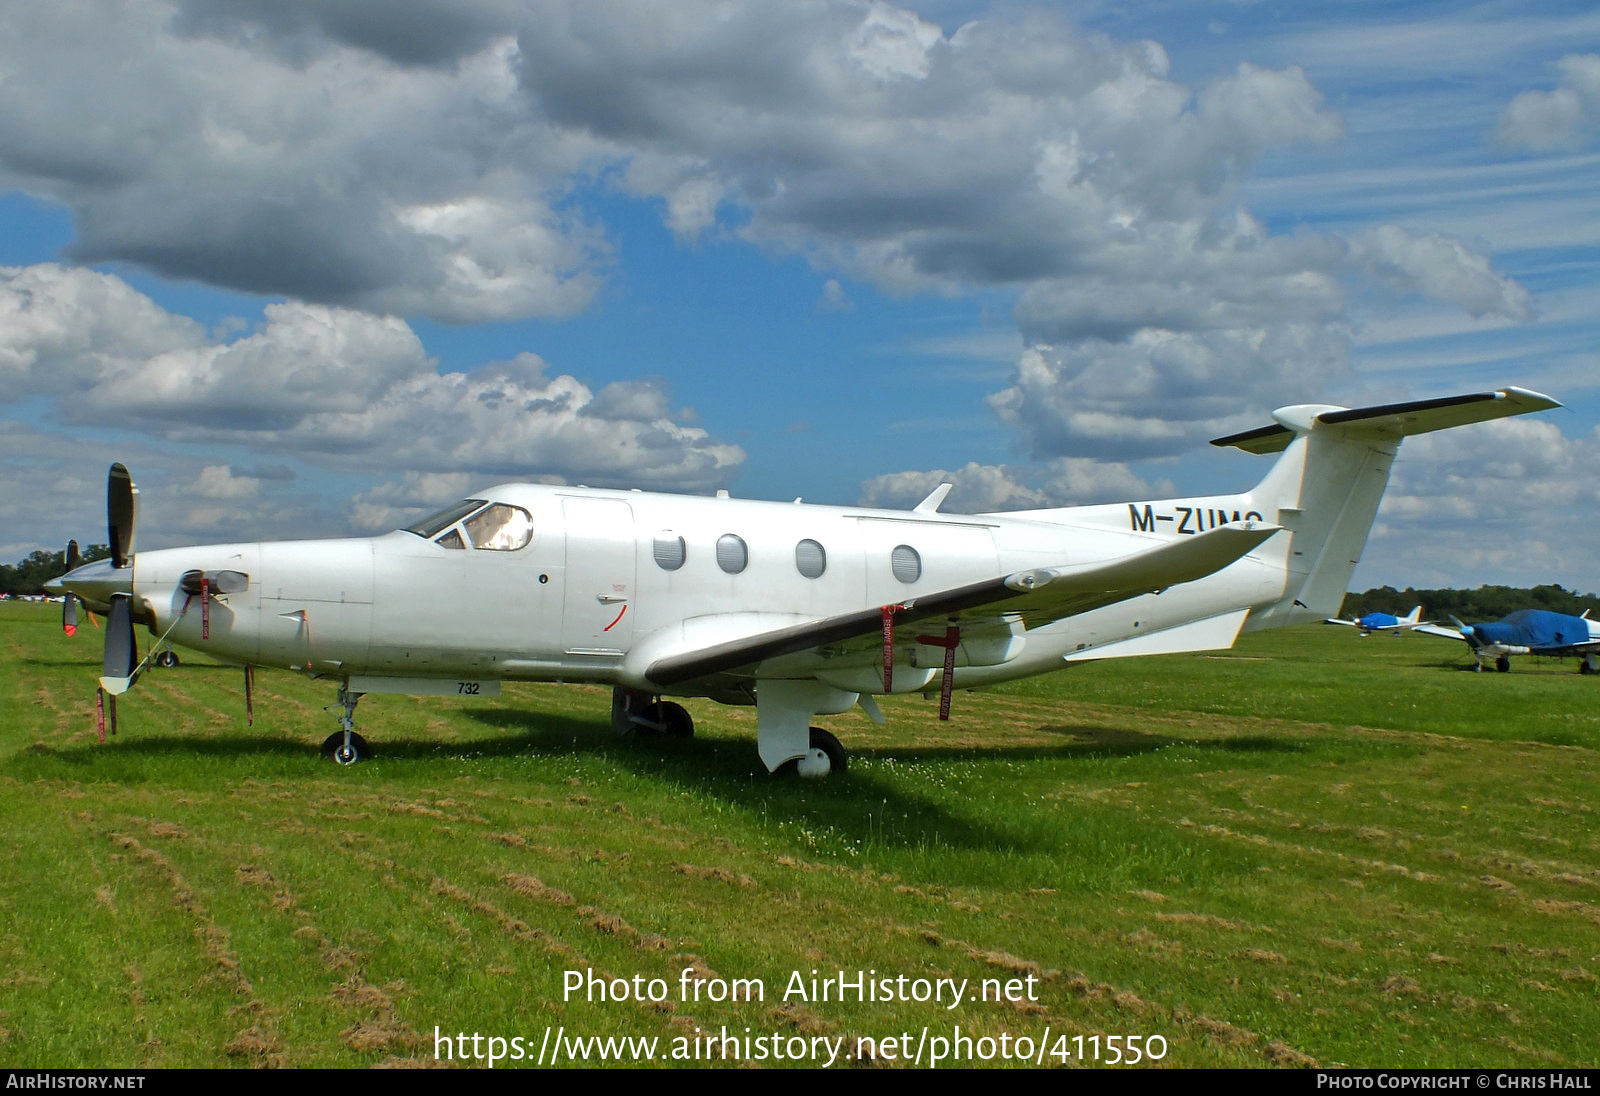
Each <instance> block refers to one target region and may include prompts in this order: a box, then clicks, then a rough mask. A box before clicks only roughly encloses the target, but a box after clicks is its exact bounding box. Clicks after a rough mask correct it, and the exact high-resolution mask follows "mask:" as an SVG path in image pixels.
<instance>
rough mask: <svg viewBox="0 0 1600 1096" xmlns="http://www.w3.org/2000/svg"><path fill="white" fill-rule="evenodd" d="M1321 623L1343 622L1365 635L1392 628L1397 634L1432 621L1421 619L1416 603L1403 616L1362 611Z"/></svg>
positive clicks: (1418, 606) (1419, 607) (1420, 609)
mask: <svg viewBox="0 0 1600 1096" xmlns="http://www.w3.org/2000/svg"><path fill="white" fill-rule="evenodd" d="M1322 623H1324V624H1345V625H1348V626H1350V627H1351V628H1360V629H1361V634H1362V636H1363V637H1365V636H1369V635H1371V634H1372V633H1373V632H1387V631H1390V630H1393V632H1394V634H1395V635H1399V634H1400V633H1401V632H1403V631H1405V630H1407V629H1408V628H1421V627H1422V626H1423V625H1425V624H1432V623H1433V621H1431V620H1423V619H1422V606H1420V605H1416V606H1413V607H1412V609H1411V612H1409V613H1407V614H1406V615H1405V616H1403V617H1397V616H1395V615H1394V614H1393V613H1379V612H1371V613H1363V614H1362V615H1361V616H1358V617H1356V618H1355V619H1354V620H1341V619H1340V618H1338V617H1329V618H1328V619H1327V620H1324V621H1323V622H1322Z"/></svg>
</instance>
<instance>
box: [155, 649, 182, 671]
mask: <svg viewBox="0 0 1600 1096" xmlns="http://www.w3.org/2000/svg"><path fill="white" fill-rule="evenodd" d="M177 664H178V652H177V651H162V652H161V653H160V654H158V655H156V665H157V666H160V667H161V668H162V669H163V670H170V669H172V668H173V667H174V666H176V665H177Z"/></svg>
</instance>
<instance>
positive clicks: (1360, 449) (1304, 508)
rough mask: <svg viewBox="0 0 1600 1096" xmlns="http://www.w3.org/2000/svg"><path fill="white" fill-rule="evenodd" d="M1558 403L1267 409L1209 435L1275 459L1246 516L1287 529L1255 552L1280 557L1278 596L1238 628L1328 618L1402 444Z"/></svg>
mask: <svg viewBox="0 0 1600 1096" xmlns="http://www.w3.org/2000/svg"><path fill="white" fill-rule="evenodd" d="M1559 406H1561V405H1560V404H1559V403H1557V402H1556V401H1555V400H1552V399H1550V398H1549V397H1548V396H1543V395H1540V394H1539V393H1537V392H1529V391H1527V390H1526V389H1522V388H1502V389H1500V390H1499V391H1496V392H1481V393H1476V394H1473V395H1466V396H1449V397H1446V398H1444V399H1435V400H1417V401H1414V402H1411V403H1395V404H1384V405H1381V406H1377V407H1361V408H1356V409H1354V410H1349V409H1346V408H1343V407H1333V406H1329V405H1326V404H1301V405H1297V406H1294V407H1283V408H1279V409H1278V410H1277V411H1274V412H1273V413H1272V417H1273V418H1274V419H1275V420H1277V421H1276V423H1275V424H1274V425H1272V426H1266V427H1262V428H1261V429H1259V430H1250V431H1247V432H1245V433H1243V434H1233V435H1231V436H1229V437H1226V438H1217V439H1216V440H1215V441H1213V442H1212V443H1211V444H1212V445H1223V446H1226V445H1231V446H1235V447H1236V448H1239V449H1243V450H1245V451H1246V452H1251V453H1276V452H1282V453H1283V456H1281V457H1279V458H1278V462H1277V463H1276V464H1275V465H1273V467H1272V471H1270V472H1268V473H1267V477H1266V478H1265V479H1263V480H1262V481H1261V482H1260V483H1259V484H1258V485H1257V486H1256V488H1255V490H1253V491H1251V492H1250V500H1251V503H1252V505H1253V507H1254V509H1255V510H1257V511H1259V512H1260V513H1261V514H1262V515H1263V516H1264V517H1265V518H1266V520H1267V521H1272V522H1276V523H1277V524H1278V525H1281V526H1282V527H1283V528H1284V529H1285V530H1286V531H1287V532H1288V536H1281V535H1280V536H1279V537H1276V538H1274V539H1273V540H1271V541H1269V542H1267V544H1265V545H1263V546H1262V549H1261V550H1260V551H1259V552H1258V553H1257V554H1258V556H1260V555H1265V554H1267V553H1276V554H1277V555H1278V556H1279V557H1280V562H1281V564H1282V566H1283V569H1284V587H1283V593H1282V596H1281V597H1280V599H1279V600H1278V601H1277V602H1276V603H1275V604H1273V605H1271V606H1270V607H1268V608H1267V609H1265V610H1257V611H1256V612H1253V613H1251V615H1250V620H1249V622H1248V623H1247V624H1246V625H1245V627H1246V628H1247V629H1249V630H1254V629H1257V628H1269V627H1275V626H1278V625H1283V624H1298V623H1301V622H1304V621H1310V620H1321V619H1323V618H1324V617H1329V616H1332V615H1333V614H1334V613H1335V612H1337V611H1338V608H1339V603H1340V601H1341V600H1342V599H1343V598H1344V594H1345V589H1346V587H1347V586H1348V584H1349V582H1350V575H1351V573H1352V572H1353V571H1354V570H1355V566H1356V561H1357V560H1359V559H1360V558H1361V550H1362V549H1363V548H1364V547H1365V546H1366V543H1367V534H1368V533H1369V532H1370V531H1371V529H1372V521H1373V518H1375V517H1376V516H1377V513H1378V503H1379V501H1381V500H1382V498H1383V491H1384V488H1385V487H1387V486H1388V483H1389V468H1390V466H1391V465H1393V464H1394V458H1395V454H1396V452H1398V451H1399V448H1400V442H1401V441H1402V440H1403V439H1405V438H1406V437H1408V436H1410V435H1412V434H1426V433H1429V432H1430V431H1433V430H1443V429H1446V428H1449V427H1452V426H1465V425H1467V424H1468V423H1474V422H1484V421H1487V420H1489V419H1498V418H1504V417H1507V416H1510V415H1525V414H1527V413H1529V412H1531V411H1544V410H1548V409H1549V408H1552V407H1559Z"/></svg>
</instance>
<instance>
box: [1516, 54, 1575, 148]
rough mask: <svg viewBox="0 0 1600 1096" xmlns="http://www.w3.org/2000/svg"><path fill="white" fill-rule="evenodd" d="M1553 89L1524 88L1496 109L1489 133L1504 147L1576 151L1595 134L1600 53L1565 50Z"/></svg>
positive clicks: (1559, 63)
mask: <svg viewBox="0 0 1600 1096" xmlns="http://www.w3.org/2000/svg"><path fill="white" fill-rule="evenodd" d="M1556 70H1557V71H1558V72H1559V73H1560V74H1561V80H1560V82H1559V84H1558V85H1557V86H1556V89H1555V90H1554V91H1525V92H1523V93H1522V94H1520V95H1518V96H1517V97H1516V98H1515V99H1513V100H1511V102H1510V103H1509V104H1507V105H1506V108H1505V110H1503V111H1502V112H1501V114H1500V120H1499V122H1498V124H1497V125H1496V127H1495V131H1494V136H1495V139H1496V140H1498V141H1499V142H1500V143H1501V144H1503V145H1505V146H1506V147H1508V148H1513V149H1523V150H1526V151H1529V152H1576V151H1578V150H1579V149H1582V148H1586V147H1587V146H1589V145H1591V144H1593V143H1594V140H1595V138H1596V137H1597V136H1600V55H1596V54H1592V53H1587V54H1569V55H1568V56H1566V57H1563V58H1562V59H1561V60H1560V61H1559V62H1558V63H1557V64H1556Z"/></svg>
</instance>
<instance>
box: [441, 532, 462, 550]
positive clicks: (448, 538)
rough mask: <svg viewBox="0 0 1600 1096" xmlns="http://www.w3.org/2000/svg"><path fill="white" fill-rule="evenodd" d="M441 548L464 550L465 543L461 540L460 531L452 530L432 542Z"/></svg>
mask: <svg viewBox="0 0 1600 1096" xmlns="http://www.w3.org/2000/svg"><path fill="white" fill-rule="evenodd" d="M434 543H435V544H437V545H438V546H439V547H441V548H466V546H467V542H466V541H464V540H462V539H461V530H460V529H452V530H450V531H449V532H448V533H446V534H445V535H444V536H442V537H440V538H439V539H438V540H436V541H434Z"/></svg>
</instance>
